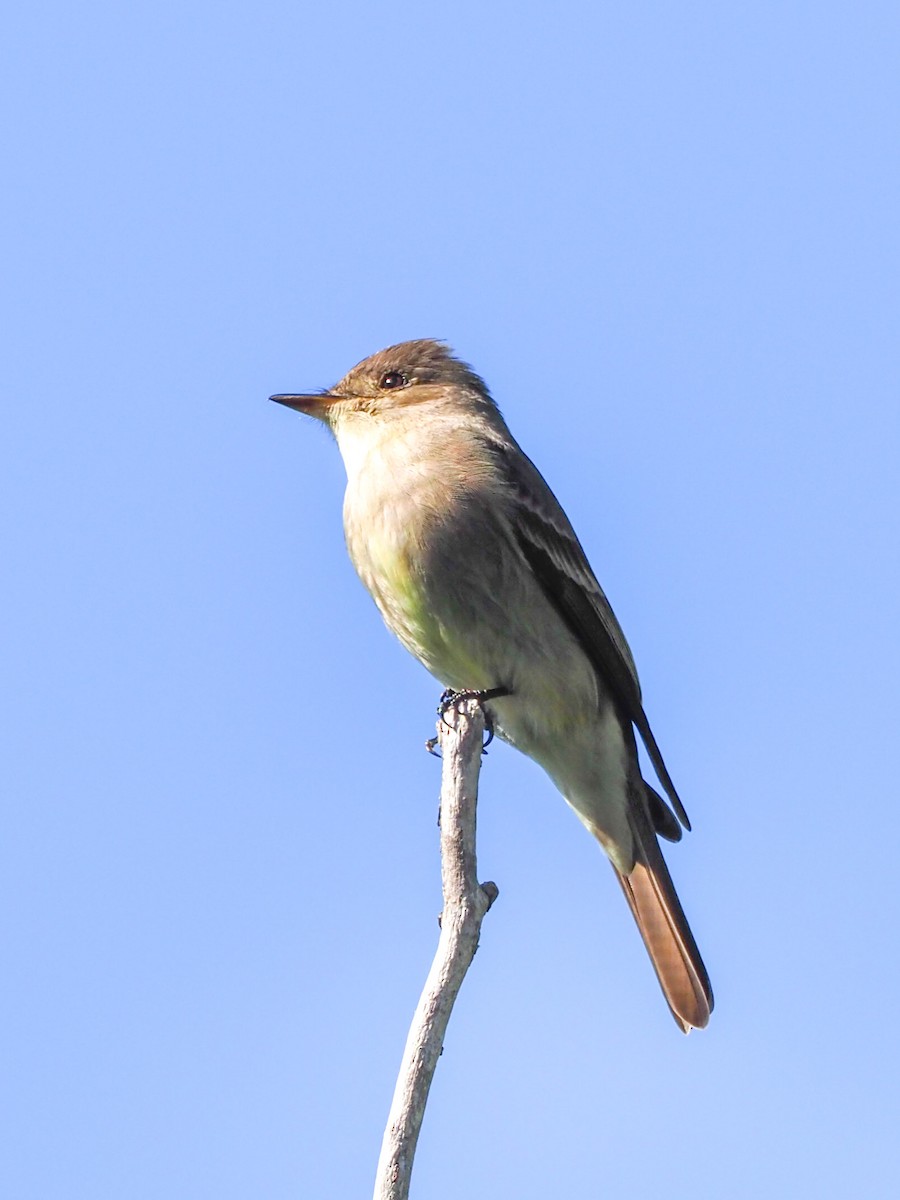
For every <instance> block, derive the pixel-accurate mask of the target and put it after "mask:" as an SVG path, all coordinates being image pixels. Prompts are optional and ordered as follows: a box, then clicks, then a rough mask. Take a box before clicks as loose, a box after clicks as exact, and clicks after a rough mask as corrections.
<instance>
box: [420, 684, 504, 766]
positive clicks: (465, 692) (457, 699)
mask: <svg viewBox="0 0 900 1200" xmlns="http://www.w3.org/2000/svg"><path fill="white" fill-rule="evenodd" d="M510 695H512V693H511V692H510V690H509V688H506V687H493V688H463V689H462V691H459V692H455V691H454V690H453V688H445V689H444V691H443V692H442V693H441V698H440V701H439V702H438V707H437V712H438V716H439V717H440V718H441V720H442V721H443V722H444V724H445V725H447V728H448V729H449V728H450V726H449V725H448V724H447V721H446V720H445V714H446V713H448V712H449V711H450V709H452V708H455V709H456V710H457V711H459V708H458V706H459V705H460V704H463V703H464V702H465V701H466V700H477V701H478V703H479V704H480V705H481V706H482V712H483V714H484V731H485V733H486V734H487V736H486V737H485V739H484V745H483V746H482V747H481V752H482V754H487V748H488V746H489V745H490V744H491V742H492V741H493V740H494V723H493V721H492V720H491V716H490V713H489V712H488V711H487V709H486V708H485V707H484V705H485V704H486V703H487V701H488V700H498V699H500V697H501V696H510ZM425 745H426V746H427V748H428V751H429V753H431V754H435V753H436V750H435V746H436V745H437V738H429V739H428V741H427V742H426V743H425Z"/></svg>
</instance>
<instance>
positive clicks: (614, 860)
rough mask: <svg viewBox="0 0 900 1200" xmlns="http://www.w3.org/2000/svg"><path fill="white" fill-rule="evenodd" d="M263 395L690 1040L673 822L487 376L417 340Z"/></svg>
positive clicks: (536, 476)
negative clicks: (330, 379) (309, 452)
mask: <svg viewBox="0 0 900 1200" xmlns="http://www.w3.org/2000/svg"><path fill="white" fill-rule="evenodd" d="M270 399H272V400H274V401H276V402H277V403H279V404H282V405H286V406H287V407H288V408H291V409H293V410H295V411H297V412H300V413H302V414H305V415H307V416H311V417H314V418H317V419H318V420H319V421H322V422H324V424H325V425H326V426H327V427H328V428H329V429H330V430H331V432H332V433H333V435H334V437H335V439H336V441H337V444H338V448H339V450H340V453H341V456H342V458H343V461H344V466H345V468H346V473H347V487H346V492H345V496H344V508H343V516H344V533H345V538H346V543H347V549H348V551H349V555H350V558H351V560H352V562H353V565H354V567H355V568H356V571H357V573H358V575H359V577H360V579H361V580H362V582H363V584H364V585H365V587H366V588H367V589H368V591H369V592H370V593H371V595H372V597H373V599H374V601H375V603H376V605H377V606H378V608H379V610H380V612H381V615H382V617H383V618H384V621H385V624H386V625H387V626H388V628H389V629H390V630H391V631H392V632H393V633H394V634H395V635H396V636H397V638H398V639H399V640H400V642H401V643H402V644H403V646H405V647H406V649H407V650H408V651H410V653H411V654H413V655H414V656H415V657H416V658H417V659H418V660H419V661H420V662H421V663H422V664H423V665H424V666H425V667H426V668H427V669H428V670H429V671H430V672H431V673H432V675H434V676H435V677H436V678H437V679H438V680H439V681H440V682H441V683H442V684H443V685H444V686H445V688H447V689H449V690H450V691H451V692H452V693H464V694H470V695H471V694H475V695H479V696H480V697H481V698H482V700H483V707H484V710H485V718H486V721H487V722H488V725H489V728H491V729H492V731H493V732H494V733H495V734H496V735H497V736H498V737H499V738H501V739H502V740H504V741H506V742H508V743H510V744H511V745H512V746H515V747H516V748H518V749H519V750H520V751H522V752H523V753H524V754H526V755H527V756H528V757H530V758H531V759H533V760H534V761H535V762H537V763H538V764H539V765H540V766H541V767H542V768H543V769H544V771H545V772H546V773H547V775H548V776H549V777H550V779H551V780H552V782H553V783H554V784H555V785H556V787H557V789H558V790H559V792H560V793H561V794H562V796H563V798H564V799H565V800H566V801H567V803H568V804H569V806H570V807H571V808H572V809H573V810H574V811H575V813H576V815H577V816H578V817H579V818H580V820H581V822H582V823H583V824H584V826H586V828H587V829H588V830H589V831H590V833H591V834H593V836H594V837H595V838H596V839H597V841H598V842H599V843H600V845H601V847H602V848H603V850H604V851H605V852H606V855H607V857H608V858H609V861H610V862H611V864H612V868H613V871H614V872H615V875H616V878H617V879H618V881H619V884H620V885H621V888H622V891H623V892H624V894H625V898H626V900H627V902H628V905H629V908H630V909H631V913H632V915H633V917H634V920H635V922H636V924H637V927H638V929H639V931H640V934H641V937H642V938H643V940H644V944H645V946H646V948H647V951H648V953H649V956H650V960H651V962H652V964H653V967H654V969H655V971H656V975H657V978H658V980H659V983H660V985H661V987H662V991H663V994H664V996H665V998H666V1000H667V1002H668V1005H669V1008H670V1010H671V1012H672V1015H673V1016H674V1018H675V1021H676V1022H677V1024H678V1026H679V1027H680V1028H681V1029H682V1031H683V1032H685V1033H688V1032H690V1030H691V1029H692V1028H696V1029H702V1028H704V1027H705V1026H706V1025H707V1023H708V1021H709V1017H710V1013H711V1012H712V1009H713V993H712V988H711V986H710V982H709V976H708V974H707V971H706V967H705V966H704V964H703V960H702V958H701V956H700V952H699V950H698V948H697V944H696V942H695V940H694V936H693V934H692V932H691V929H690V926H689V925H688V921H687V918H686V917H685V914H684V911H683V909H682V907H681V903H680V901H679V899H678V895H677V893H676V891H675V887H674V885H673V883H672V879H671V876H670V874H669V871H668V868H667V866H666V863H665V860H664V858H663V855H662V851H661V849H660V846H659V842H658V838H659V837H662V838H664V839H666V840H668V841H670V842H676V841H678V840H680V838H681V835H682V826H683V827H684V828H686V829H690V828H691V826H690V822H689V820H688V816H687V813H686V812H685V809H684V806H683V804H682V802H681V800H680V798H679V796H678V793H677V792H676V790H675V785H674V784H673V782H672V779H671V777H670V775H669V772H668V770H667V768H666V765H665V762H664V761H663V757H662V754H661V753H660V750H659V747H658V746H657V743H656V739H655V738H654V736H653V733H652V731H651V729H650V724H649V722H648V720H647V716H646V714H645V712H644V707H643V700H642V696H641V687H640V683H639V681H638V674H637V669H636V667H635V664H634V659H633V657H632V653H631V650H630V649H629V646H628V643H627V641H626V640H625V635H624V634H623V632H622V629H621V627H620V625H619V622H618V621H617V619H616V617H615V615H614V613H613V610H612V608H611V606H610V603H609V601H608V600H607V598H606V595H605V594H604V592H603V589H602V588H601V587H600V584H599V583H598V582H597V578H596V576H595V574H594V572H593V570H592V568H591V566H590V564H589V562H588V559H587V556H586V554H585V552H584V550H583V549H582V546H581V543H580V542H579V540H578V538H577V536H576V534H575V531H574V529H573V528H572V525H571V523H570V521H569V519H568V517H567V516H566V515H565V513H564V512H563V509H562V507H561V505H560V504H559V502H558V501H557V499H556V497H555V496H554V494H553V492H552V491H551V490H550V487H549V486H548V484H547V483H546V482H545V481H544V479H543V477H542V476H541V474H540V473H539V471H538V469H537V468H536V467H535V466H534V464H533V463H532V462H531V460H530V459H529V458H528V457H527V456H526V455H525V453H524V451H523V450H522V449H521V448H520V447H519V445H518V443H517V442H516V440H515V438H514V437H513V435H512V433H511V432H510V431H509V428H508V426H507V424H506V421H505V420H504V418H503V416H502V415H501V412H500V409H499V407H498V405H497V403H496V402H495V400H494V399H493V397H492V396H491V393H490V392H489V390H488V387H487V385H486V384H485V382H484V380H483V379H481V378H480V376H478V375H477V374H476V373H475V371H474V370H473V369H472V367H470V366H469V365H468V364H467V363H465V362H463V361H462V360H461V359H460V358H459V357H457V356H456V355H455V354H454V353H453V351H452V350H451V349H450V347H449V346H448V345H447V344H446V343H445V342H442V341H437V340H434V339H431V338H423V339H417V340H414V341H406V342H401V343H398V344H397V345H394V346H390V347H388V348H387V349H384V350H380V351H378V353H376V354H373V355H371V356H369V357H368V358H365V359H363V360H362V362H360V363H358V364H357V365H356V366H355V367H353V369H352V370H351V371H349V372H348V373H347V374H346V375H345V376H344V377H343V379H341V380H340V382H339V383H337V384H335V385H334V386H333V387H331V388H328V389H326V390H323V391H318V392H311V393H303V394H293V393H291V394H287V393H280V394H277V395H274V396H272V397H270ZM636 733H637V735H638V736H639V737H640V738H641V740H642V741H643V744H644V746H645V747H646V751H647V755H648V757H649V759H650V762H651V763H652V766H653V769H654V771H655V774H656V776H657V780H658V782H659V784H660V786H661V788H662V791H663V792H664V793H665V796H666V798H667V800H664V799H663V797H662V796H661V795H660V793H659V792H658V791H657V790H656V789H655V788H654V787H653V786H651V784H649V783H648V782H646V781H645V780H644V779H643V777H642V773H641V766H640V763H639V759H638V750H637V739H636V736H635V734H636ZM667 801H668V802H667Z"/></svg>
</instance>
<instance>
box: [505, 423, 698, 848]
mask: <svg viewBox="0 0 900 1200" xmlns="http://www.w3.org/2000/svg"><path fill="white" fill-rule="evenodd" d="M494 451H495V455H496V457H497V461H498V464H499V465H500V466H501V468H502V471H503V473H504V475H505V477H506V480H507V483H508V485H509V487H510V489H511V491H512V492H513V495H514V499H515V505H514V509H513V511H514V516H513V527H514V532H515V536H516V540H517V542H518V544H519V547H520V549H521V550H522V553H523V554H524V556H525V558H526V560H527V561H528V563H529V565H530V567H531V569H532V571H534V574H535V576H536V577H537V579H538V581H539V582H540V584H541V586H542V587H543V589H544V592H545V594H546V595H547V597H548V598H549V600H550V601H551V603H552V604H553V605H554V607H555V608H556V610H557V612H558V613H559V614H560V616H561V617H562V618H563V620H564V621H565V622H566V624H567V625H568V627H569V629H570V630H571V631H572V633H573V634H574V635H575V637H576V638H577V639H578V641H579V642H580V644H581V645H582V647H583V649H584V652H585V654H586V655H587V656H588V658H589V659H590V661H591V663H592V664H593V666H594V669H595V670H596V672H597V674H598V676H599V677H600V679H601V680H602V681H603V684H604V686H605V687H606V688H607V689H608V691H609V692H611V694H612V696H613V698H614V700H615V701H616V703H617V705H618V707H619V710H620V713H621V715H622V716H623V717H625V718H626V719H627V720H629V721H632V722H633V723H634V724H635V725H636V727H637V729H638V732H639V733H640V735H641V739H642V740H643V742H644V745H645V746H646V748H647V753H648V754H649V756H650V760H651V762H652V763H653V767H654V770H655V771H656V773H657V775H658V776H659V780H660V782H661V783H662V785H663V788H664V790H665V792H666V795H667V796H668V797H669V800H670V802H671V804H672V807H673V808H674V809H675V812H676V813H677V814H678V817H679V819H680V820H681V822H682V824H683V825H684V826H685V828H686V829H690V827H691V824H690V821H689V820H688V816H687V813H686V812H685V810H684V805H683V804H682V803H681V801H680V799H679V798H678V793H677V792H676V791H675V785H674V784H673V783H672V779H671V777H670V775H669V772H668V770H667V769H666V764H665V763H664V762H663V757H662V754H661V753H660V750H659V747H658V746H657V744H656V739H655V738H654V736H653V733H652V731H651V729H650V725H649V722H648V721H647V716H646V714H645V712H644V709H643V705H642V703H641V687H640V683H639V682H638V676H637V669H636V667H635V665H634V659H633V658H632V656H631V651H630V650H629V648H628V643H627V642H626V640H625V635H624V633H623V632H622V629H621V626H620V625H619V622H618V621H617V620H616V617H615V613H614V612H613V610H612V608H611V606H610V603H609V601H608V600H607V598H606V596H605V594H604V592H603V589H602V588H601V587H600V584H599V583H598V582H597V578H596V576H595V575H594V572H593V571H592V570H591V566H590V563H589V562H588V560H587V556H586V555H585V553H584V550H583V549H582V547H581V543H580V542H579V541H578V538H577V537H576V535H575V531H574V529H573V528H572V526H571V523H570V522H569V519H568V517H567V516H566V514H565V513H564V512H563V510H562V507H561V506H560V504H559V502H558V501H557V499H556V497H555V496H554V495H553V493H552V492H551V491H550V488H549V487H548V486H547V484H546V482H545V481H544V479H543V477H542V475H541V474H540V472H539V471H538V469H537V467H535V465H534V464H533V463H532V462H531V461H530V459H528V458H526V456H525V455H524V454H521V457H519V456H517V455H511V454H510V453H509V451H508V449H507V448H506V447H503V446H500V445H497V446H496V447H494Z"/></svg>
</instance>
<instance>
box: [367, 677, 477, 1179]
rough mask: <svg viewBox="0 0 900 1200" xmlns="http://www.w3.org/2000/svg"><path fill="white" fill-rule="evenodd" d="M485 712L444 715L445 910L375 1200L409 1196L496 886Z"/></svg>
mask: <svg viewBox="0 0 900 1200" xmlns="http://www.w3.org/2000/svg"><path fill="white" fill-rule="evenodd" d="M483 735H484V715H483V713H482V711H481V707H480V705H479V704H478V702H477V701H476V700H467V701H464V702H461V703H460V704H459V706H458V709H456V708H451V709H450V710H449V711H448V712H447V714H446V716H445V718H444V719H443V720H442V721H440V722H439V723H438V740H439V741H440V744H441V750H442V752H443V760H444V762H443V772H442V779H441V879H442V882H443V889H444V911H443V913H442V914H441V936H440V940H439V941H438V948H437V953H436V954H435V956H434V962H433V963H432V964H431V970H430V971H429V973H428V978H427V980H426V981H425V987H424V989H423V991H422V995H421V997H420V999H419V1004H418V1007H417V1008H416V1012H415V1016H414V1017H413V1020H412V1025H411V1026H410V1030H409V1035H408V1037H407V1039H406V1049H405V1050H404V1052H403V1061H402V1063H401V1064H400V1073H399V1075H398V1077H397V1086H396V1088H395V1090H394V1100H393V1103H392V1104H391V1111H390V1115H389V1116H388V1123H387V1128H386V1129H385V1132H384V1141H383V1142H382V1144H381V1157H380V1159H379V1161H378V1173H377V1176H376V1179H375V1198H374V1200H407V1198H408V1196H409V1181H410V1176H411V1175H412V1165H413V1158H414V1156H415V1153H416V1143H417V1141H418V1139H419V1130H420V1128H421V1126H422V1118H423V1116H424V1115H425V1104H426V1101H427V1100H428V1090H429V1088H430V1087H431V1080H432V1078H433V1077H434V1069H435V1067H436V1066H437V1060H438V1058H439V1057H440V1054H441V1050H442V1048H443V1044H444V1034H445V1032H446V1029H447V1023H448V1022H449V1020H450V1013H451V1012H452V1010H453V1003H454V1001H455V1000H456V997H457V994H458V992H459V989H460V987H461V986H462V981H463V979H464V978H465V974H466V971H468V969H469V966H470V964H471V962H472V959H473V958H474V957H475V951H476V950H477V949H478V937H479V933H480V931H481V922H482V920H483V919H484V915H485V913H486V912H487V910H488V909H489V908H490V906H491V905H492V904H493V902H494V900H495V899H496V898H497V887H496V885H495V884H493V883H485V884H483V885H482V884H479V882H478V875H477V873H476V862H475V810H476V804H477V799H478V774H479V771H480V770H481V746H482V737H483Z"/></svg>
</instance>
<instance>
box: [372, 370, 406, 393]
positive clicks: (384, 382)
mask: <svg viewBox="0 0 900 1200" xmlns="http://www.w3.org/2000/svg"><path fill="white" fill-rule="evenodd" d="M408 383H409V380H408V379H407V378H406V376H405V375H404V374H403V372H402V371H388V372H387V374H386V375H382V377H381V380H380V381H379V384H378V386H379V387H380V388H383V389H384V390H385V391H386V392H389V391H391V390H392V389H393V388H402V387H406V385H407V384H408Z"/></svg>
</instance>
